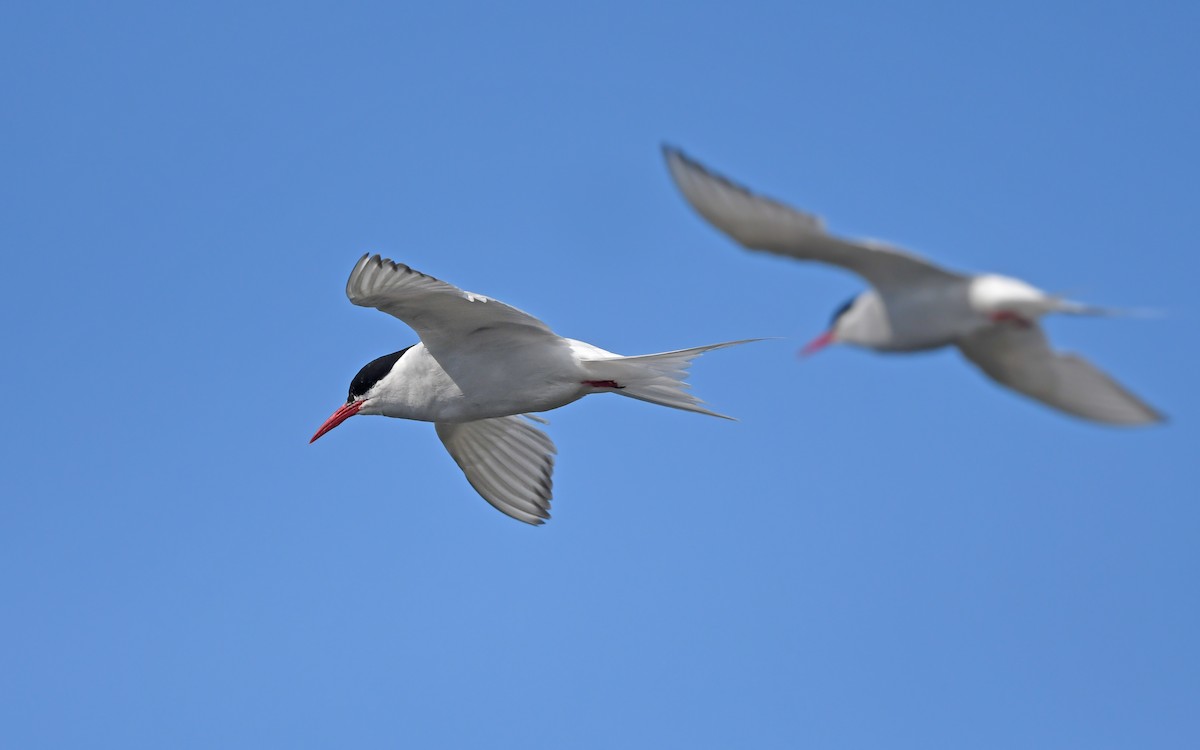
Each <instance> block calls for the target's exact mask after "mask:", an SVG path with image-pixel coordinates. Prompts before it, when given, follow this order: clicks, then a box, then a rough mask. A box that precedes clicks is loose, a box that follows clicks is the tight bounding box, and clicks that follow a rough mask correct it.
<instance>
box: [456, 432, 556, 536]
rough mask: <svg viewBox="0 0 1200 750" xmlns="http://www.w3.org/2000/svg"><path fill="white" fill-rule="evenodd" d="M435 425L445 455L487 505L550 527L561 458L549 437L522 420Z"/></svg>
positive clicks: (516, 517)
mask: <svg viewBox="0 0 1200 750" xmlns="http://www.w3.org/2000/svg"><path fill="white" fill-rule="evenodd" d="M543 421H544V420H543ZM435 426H436V428H437V434H438V437H439V438H441V439H442V443H443V444H444V445H445V446H446V450H448V451H450V456H451V457H452V458H453V459H454V462H455V463H457V464H458V466H459V468H461V469H462V470H463V473H464V474H466V475H467V481H468V482H470V483H471V486H472V487H474V488H475V490H476V491H477V492H478V493H479V494H480V495H482V496H483V499H484V500H487V501H488V502H489V503H491V504H492V506H494V507H495V508H496V510H498V511H500V512H501V513H504V514H505V515H508V516H512V517H513V518H515V519H517V520H518V521H524V522H525V523H528V524H533V525H535V526H536V525H538V524H542V523H545V519H547V518H549V517H550V498H551V497H552V493H551V489H552V487H553V481H552V479H551V474H552V472H553V471H554V454H555V453H557V451H556V450H555V448H554V443H552V442H551V441H550V438H549V437H547V436H546V433H544V432H542V431H541V430H539V429H537V428H536V427H534V426H533V425H531V424H529V422H527V421H525V419H524V418H523V417H521V416H511V417H499V418H496V419H481V420H478V421H476V422H458V423H451V422H438V423H437V424H436V425H435Z"/></svg>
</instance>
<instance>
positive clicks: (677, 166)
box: [664, 148, 1162, 425]
mask: <svg viewBox="0 0 1200 750" xmlns="http://www.w3.org/2000/svg"><path fill="white" fill-rule="evenodd" d="M664 153H665V156H666V160H667V166H668V168H669V169H670V171H671V176H672V177H673V178H674V180H675V183H676V185H678V186H679V189H680V191H681V192H682V193H683V195H684V197H685V198H686V199H687V201H688V202H689V203H690V204H691V206H692V207H693V208H694V209H695V210H696V212H697V213H699V214H700V215H701V216H703V217H704V218H705V219H707V220H708V221H709V222H711V223H712V224H713V225H714V226H715V227H716V228H717V229H719V230H721V231H722V232H724V233H725V234H727V235H729V236H730V237H731V238H733V239H734V240H736V241H737V242H738V243H740V244H741V245H743V246H744V247H746V248H749V249H752V250H763V251H766V252H770V253H774V254H776V255H783V256H787V257H790V258H794V259H797V260H805V261H817V262H822V263H827V264H830V265H833V266H837V267H840V268H842V269H845V270H847V271H851V272H853V273H856V274H858V275H859V276H862V277H863V278H864V279H865V280H866V281H867V282H869V283H870V285H871V288H870V289H868V290H866V291H864V292H863V293H862V294H860V295H858V296H857V297H855V298H854V299H853V300H851V301H850V302H848V303H847V304H846V305H844V306H843V307H842V308H840V309H839V310H838V312H837V314H835V316H834V319H833V321H832V323H831V326H830V329H829V330H828V331H827V332H826V333H825V334H823V335H822V336H820V337H819V338H817V339H816V340H815V341H813V342H812V343H811V344H809V345H808V346H807V347H806V348H805V351H806V352H808V353H811V352H815V351H816V350H818V349H820V348H821V347H823V346H825V345H827V344H831V343H843V344H850V345H854V346H861V347H866V348H869V349H873V350H876V351H880V352H913V351H922V350H927V349H937V348H940V347H944V346H956V347H958V348H959V350H960V351H962V353H963V354H964V356H966V357H967V359H969V360H970V361H971V362H973V363H974V364H975V365H977V366H978V367H979V368H980V369H981V370H983V372H984V373H986V374H987V375H988V376H989V377H991V378H992V379H993V380H995V381H997V382H998V383H1000V384H1002V385H1004V386H1007V387H1009V388H1012V389H1013V390H1016V391H1018V392H1020V393H1023V394H1025V395H1027V396H1029V397H1031V398H1034V399H1036V400H1038V401H1041V402H1042V403H1044V404H1046V405H1048V406H1051V407H1053V408H1056V409H1059V410H1061V411H1064V412H1067V413H1069V414H1073V415H1075V416H1078V417H1082V418H1084V419H1089V420H1093V421H1098V422H1105V423H1109V424H1125V425H1132V424H1146V423H1150V422H1157V421H1161V420H1162V415H1160V414H1159V413H1158V412H1157V411H1155V410H1154V409H1153V408H1152V407H1150V406H1149V405H1147V404H1146V403H1144V402H1143V401H1141V400H1140V399H1139V398H1137V397H1136V396H1135V395H1133V394H1132V393H1130V392H1129V391H1127V390H1126V389H1125V388H1123V387H1122V386H1121V385H1120V384H1118V383H1117V382H1116V381H1114V380H1112V379H1111V378H1110V377H1108V376H1107V375H1105V374H1104V373H1103V372H1101V371H1100V370H1098V369H1096V368H1095V367H1094V366H1093V365H1091V364H1090V363H1089V362H1087V361H1086V360H1084V359H1082V358H1080V357H1077V356H1075V355H1073V354H1061V353H1058V352H1055V351H1054V350H1053V349H1051V348H1050V346H1049V343H1048V342H1047V340H1046V337H1045V334H1044V332H1043V331H1042V328H1041V326H1040V323H1039V321H1040V319H1041V318H1042V316H1044V315H1047V314H1050V313H1065V314H1074V315H1096V314H1108V311H1106V310H1102V309H1099V308H1094V307H1090V306H1087V305H1083V304H1080V303H1078V302H1073V301H1071V300H1067V299H1063V298H1062V297H1059V296H1056V295H1053V294H1049V293H1047V292H1044V291H1042V290H1040V289H1038V288H1036V287H1034V286H1032V285H1030V284H1028V283H1026V282H1024V281H1022V280H1020V279H1015V278H1011V277H1008V276H1001V275H998V274H979V275H971V274H963V273H958V272H955V271H951V270H949V269H946V268H943V267H941V266H938V265H936V264H934V263H931V262H930V261H928V260H926V259H924V258H921V257H919V256H917V255H914V254H912V253H909V252H906V251H904V250H900V249H898V248H895V247H891V246H889V245H886V244H884V243H881V242H877V241H874V240H852V239H846V238H843V237H838V236H836V235H833V234H830V233H828V232H827V231H826V230H825V226H824V224H823V222H822V221H821V220H820V219H819V218H818V217H816V216H814V215H812V214H808V213H804V212H802V211H798V210H796V209H794V208H792V207H790V206H787V205H785V204H783V203H780V202H778V201H775V200H772V199H770V198H766V197H764V196H761V195H758V194H755V193H753V192H751V191H750V190H748V189H747V188H745V187H742V186H741V185H738V184H736V183H734V182H732V181H730V180H729V179H727V178H725V177H723V176H721V175H719V174H716V173H715V172H712V171H711V170H709V169H708V168H706V167H705V166H703V165H702V164H700V163H699V162H697V161H695V160H694V159H691V158H690V157H688V156H686V155H684V154H683V153H682V152H680V151H678V150H676V149H673V148H665V149H664Z"/></svg>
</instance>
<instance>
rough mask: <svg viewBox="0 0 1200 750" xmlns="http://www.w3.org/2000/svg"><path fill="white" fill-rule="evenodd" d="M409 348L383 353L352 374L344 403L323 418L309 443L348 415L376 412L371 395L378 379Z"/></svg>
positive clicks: (381, 378) (389, 370) (385, 373)
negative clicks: (331, 414)
mask: <svg viewBox="0 0 1200 750" xmlns="http://www.w3.org/2000/svg"><path fill="white" fill-rule="evenodd" d="M411 348H412V347H411V346H410V347H407V348H405V349H401V350H400V351H398V352H392V353H391V354H385V355H383V356H382V357H380V358H378V359H375V360H372V361H370V362H368V363H367V364H365V365H363V368H362V369H361V370H359V371H358V374H357V375H355V376H354V380H351V381H350V393H349V395H348V396H347V397H346V403H344V404H342V405H341V406H340V407H338V410H337V411H335V412H334V413H333V416H331V417H330V418H329V419H326V420H325V424H323V425H321V427H320V429H318V430H317V433H316V434H315V435H313V436H312V439H311V440H309V441H308V442H309V443H310V444H311V443H313V442H316V440H317V438H319V437H321V436H322V435H324V434H325V433H327V432H329V431H330V430H332V429H333V428H334V427H337V426H338V425H340V424H341V423H342V422H345V421H346V420H347V419H349V418H350V417H353V416H354V415H355V414H359V413H363V414H375V413H378V412H375V411H373V410H372V409H371V398H372V396H373V395H374V394H375V392H376V390H377V388H378V386H379V383H380V381H382V380H383V379H384V378H385V377H387V375H388V373H390V372H391V371H392V368H393V367H395V366H396V363H397V362H398V361H399V360H400V357H402V356H403V355H404V353H405V352H406V351H408V350H409V349H411Z"/></svg>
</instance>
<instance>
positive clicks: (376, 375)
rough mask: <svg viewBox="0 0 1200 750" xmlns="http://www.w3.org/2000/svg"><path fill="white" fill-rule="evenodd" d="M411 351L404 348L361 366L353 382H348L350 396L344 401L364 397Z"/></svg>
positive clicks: (348, 401) (347, 401) (409, 347)
mask: <svg viewBox="0 0 1200 750" xmlns="http://www.w3.org/2000/svg"><path fill="white" fill-rule="evenodd" d="M409 349H412V347H411V346H406V347H404V348H403V349H401V350H400V351H398V352H392V353H391V354H385V355H383V356H382V357H380V358H379V359H375V360H372V361H370V362H368V363H367V364H365V365H363V368H362V369H361V370H359V371H358V374H357V375H355V376H354V380H351V381H350V396H349V397H348V398H347V399H346V403H350V402H352V401H354V399H356V398H359V397H361V396H365V395H366V393H367V391H369V390H371V388H373V387H374V386H375V384H376V383H378V382H379V381H380V380H383V377H384V376H385V375H387V374H388V373H389V372H391V371H392V367H393V366H394V365H395V364H396V361H397V360H399V359H400V358H401V357H402V356H404V353H405V352H406V351H408V350H409Z"/></svg>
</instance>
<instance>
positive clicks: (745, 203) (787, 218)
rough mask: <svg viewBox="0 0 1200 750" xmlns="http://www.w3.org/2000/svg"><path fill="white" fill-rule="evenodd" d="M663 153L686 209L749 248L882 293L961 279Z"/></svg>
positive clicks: (680, 156) (683, 156)
mask: <svg viewBox="0 0 1200 750" xmlns="http://www.w3.org/2000/svg"><path fill="white" fill-rule="evenodd" d="M663 155H664V156H665V157H666V160H667V167H668V168H669V169H670V171H671V177H672V178H674V180H675V184H676V185H678V186H679V190H680V191H681V192H682V193H683V196H684V197H685V198H687V201H688V203H690V204H691V206H692V208H694V209H695V210H696V212H697V213H699V214H700V215H701V216H703V217H704V218H705V219H707V220H708V221H709V222H710V223H711V224H712V225H713V226H715V227H716V228H717V229H719V230H721V231H722V232H724V233H725V234H727V235H729V236H730V237H732V238H733V239H734V240H736V241H737V242H738V243H739V244H741V245H743V246H744V247H747V248H749V249H751V250H765V251H766V252H770V253H775V254H776V255H785V256H788V257H790V258H796V259H798V260H812V261H818V262H821V263H829V264H831V265H835V266H840V267H841V268H845V269H846V270H848V271H853V272H854V273H856V274H858V275H859V276H862V277H863V278H864V279H866V280H867V281H868V282H869V283H870V284H871V286H873V287H875V288H876V289H878V290H879V291H880V292H881V293H882V294H885V295H887V294H889V293H890V291H891V290H892V289H893V288H897V287H909V286H913V285H920V284H925V283H931V282H939V281H959V280H962V279H964V278H967V277H965V276H964V275H962V274H958V273H954V272H953V271H948V270H946V269H944V268H941V267H940V266H937V265H934V264H933V263H930V262H929V261H927V260H925V259H924V258H921V257H920V256H917V255H913V254H912V253H908V252H905V251H903V250H900V249H898V248H894V247H891V246H889V245H886V244H884V243H881V242H875V241H873V240H852V239H845V238H842V237H837V236H835V235H832V234H829V233H828V232H827V231H825V225H824V223H823V222H822V221H821V219H820V217H818V216H815V215H813V214H809V213H804V212H803V211H798V210H797V209H795V208H792V207H791V206H788V205H786V204H784V203H780V202H779V201H776V200H772V199H771V198H767V197H765V196H762V195H758V194H756V193H753V192H751V191H750V190H749V189H747V188H745V187H742V186H741V185H738V184H737V183H735V182H733V181H732V180H729V179H728V178H726V177H723V176H721V175H719V174H717V173H716V172H713V171H712V170H710V169H708V168H707V167H705V166H704V165H703V164H701V163H700V162H698V161H696V160H695V159H692V158H691V157H689V156H687V155H686V154H684V153H683V152H682V151H679V150H678V149H675V148H671V147H669V146H664V147H663Z"/></svg>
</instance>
